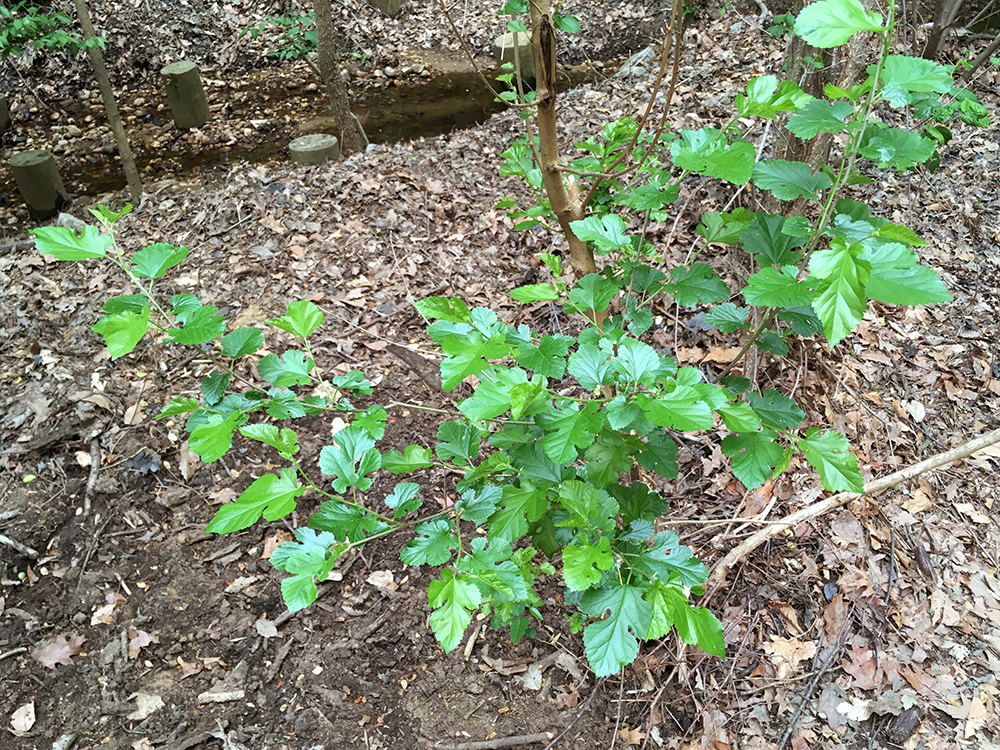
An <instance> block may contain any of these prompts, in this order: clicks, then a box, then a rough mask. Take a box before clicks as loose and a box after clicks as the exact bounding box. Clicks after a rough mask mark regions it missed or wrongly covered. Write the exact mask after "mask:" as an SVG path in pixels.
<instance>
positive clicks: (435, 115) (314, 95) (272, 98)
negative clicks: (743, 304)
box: [0, 66, 595, 207]
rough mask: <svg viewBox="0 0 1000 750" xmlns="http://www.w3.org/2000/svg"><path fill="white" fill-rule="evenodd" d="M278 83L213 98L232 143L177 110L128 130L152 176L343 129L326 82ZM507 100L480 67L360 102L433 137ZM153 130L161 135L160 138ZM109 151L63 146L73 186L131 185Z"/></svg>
mask: <svg viewBox="0 0 1000 750" xmlns="http://www.w3.org/2000/svg"><path fill="white" fill-rule="evenodd" d="M496 75H497V72H496V71H493V72H492V73H487V75H486V78H487V80H488V81H489V82H490V86H492V87H493V89H494V90H497V91H500V90H503V88H504V84H501V83H498V82H497V80H496ZM594 77H595V74H594V72H593V71H592V70H591V69H590V68H585V67H583V66H579V67H573V68H569V69H567V70H566V71H565V75H563V77H562V81H561V88H562V89H564V90H565V89H569V88H573V87H575V86H579V85H580V84H581V83H583V82H585V81H588V80H593V78H594ZM268 82H269V83H270V84H271V85H269V86H267V87H263V86H261V85H259V84H256V83H251V84H247V85H243V86H241V87H239V88H236V89H232V90H226V91H219V92H215V93H214V95H213V96H212V97H211V98H210V101H211V100H214V101H216V102H220V101H221V102H222V106H221V107H218V108H216V111H215V112H213V115H212V119H213V120H214V121H216V122H210V123H209V125H208V126H206V129H205V130H206V132H209V133H211V132H215V128H216V125H217V124H218V120H219V119H224V121H225V123H226V127H225V128H224V129H225V130H228V131H230V132H231V133H239V134H241V135H239V136H238V137H237V136H233V137H230V138H229V139H228V140H229V141H231V142H230V143H228V144H227V143H225V140H221V141H220V139H218V138H216V139H214V142H213V141H212V140H207V139H206V142H205V143H204V144H201V145H194V144H192V143H191V142H190V141H189V140H187V139H185V138H184V137H178V136H179V135H180V134H179V133H177V131H175V130H173V128H172V126H170V125H169V124H168V123H166V122H164V120H163V119H162V118H164V117H169V113H168V112H166V111H164V112H159V113H157V114H151V113H147V114H143V115H142V116H140V117H133V118H131V121H130V122H127V124H126V130H127V131H128V132H129V138H130V140H132V148H133V151H134V156H135V161H136V165H137V167H138V169H139V171H140V175H141V176H142V179H143V181H155V180H158V179H162V178H164V177H173V176H193V175H197V174H199V173H203V172H206V171H213V170H215V169H217V168H219V167H225V166H227V165H230V164H233V163H237V162H250V163H255V164H259V163H268V162H277V161H285V160H287V159H288V142H289V140H290V139H291V138H294V137H297V136H299V135H305V134H307V133H321V132H326V133H331V134H336V132H337V131H336V126H335V124H334V123H333V120H332V118H331V117H329V116H327V115H328V112H329V109H328V106H327V103H326V102H327V99H326V97H325V94H324V92H323V90H322V88H321V87H320V88H316V87H315V86H312V87H305V86H301V85H299V84H298V83H295V84H291V85H290V84H289V82H287V81H285V82H282V81H280V80H279V79H273V78H272V79H269V81H268ZM504 106H505V105H504V104H503V103H500V102H497V101H496V100H495V96H494V94H493V93H492V91H490V89H489V88H488V87H487V86H486V85H485V84H484V82H483V80H482V78H480V76H479V74H477V73H475V72H474V71H460V72H448V73H440V74H438V75H435V76H431V77H430V78H422V79H416V80H414V81H400V82H398V83H395V82H393V84H391V85H386V86H369V87H366V88H364V89H362V90H361V92H360V94H358V95H356V96H355V97H354V99H353V100H352V110H353V111H354V113H355V115H357V117H358V119H359V120H360V121H361V123H362V125H363V126H364V128H365V132H366V134H367V136H368V139H369V140H370V141H371V142H372V143H398V142H401V141H409V140H416V139H419V138H430V137H434V136H438V135H443V134H447V133H450V132H451V131H453V130H456V129H461V128H468V127H472V126H474V125H477V124H479V123H482V122H485V121H486V120H487V119H489V117H490V116H492V115H493V114H495V113H497V112H500V111H502V109H503V108H504ZM78 107H79V105H76V106H75V107H74V109H76V108H78ZM126 111H127V110H126ZM70 114H78V115H82V114H83V111H82V110H81V111H80V112H74V111H73V110H70ZM80 119H81V120H82V116H81V117H80ZM15 127H16V125H15ZM144 131H145V132H144ZM151 131H155V132H156V133H158V134H161V135H157V136H156V137H151V136H150V135H149V133H150V132H151ZM290 131H292V132H291V134H290ZM136 136H138V137H136ZM36 147H37V146H36ZM109 151H111V149H110V147H107V146H106V147H105V149H104V151H102V152H97V153H82V154H81V153H79V151H77V150H73V149H71V152H70V154H71V155H65V154H58V153H57V155H56V160H57V162H58V163H60V172H61V175H62V178H63V182H64V184H65V186H66V188H67V190H68V191H69V192H70V193H71V194H73V195H87V196H96V195H101V194H104V193H107V192H113V191H116V190H119V189H122V188H124V187H125V178H124V175H123V174H122V170H121V167H120V163H119V160H118V157H117V154H115V153H113V152H112V153H108V152H109ZM4 171H5V172H7V171H6V170H4ZM18 203H20V196H19V194H18V193H17V188H16V186H15V185H14V183H13V179H12V176H11V175H10V173H9V172H7V173H6V174H2V176H0V207H4V206H11V205H14V204H18Z"/></svg>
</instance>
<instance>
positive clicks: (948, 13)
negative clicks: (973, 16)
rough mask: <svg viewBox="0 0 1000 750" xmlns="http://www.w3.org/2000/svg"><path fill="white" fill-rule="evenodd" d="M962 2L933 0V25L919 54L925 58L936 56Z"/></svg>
mask: <svg viewBox="0 0 1000 750" xmlns="http://www.w3.org/2000/svg"><path fill="white" fill-rule="evenodd" d="M963 2H964V0H936V1H935V3H934V25H933V26H931V30H930V33H928V35H927V43H926V44H925V45H924V51H923V52H921V53H920V56H921V57H923V58H924V59H925V60H933V59H934V58H935V57H937V53H938V48H939V47H940V46H941V40H942V39H944V35H945V33H946V32H947V31H948V29H950V28H951V25H952V24H953V23H955V19H956V18H957V17H958V11H959V10H961V8H962V3H963Z"/></svg>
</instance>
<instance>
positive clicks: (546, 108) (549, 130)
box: [531, 0, 597, 277]
mask: <svg viewBox="0 0 1000 750" xmlns="http://www.w3.org/2000/svg"><path fill="white" fill-rule="evenodd" d="M531 27H532V40H531V41H532V44H533V45H534V48H535V104H536V106H537V120H536V122H537V125H538V156H539V159H540V161H541V164H539V167H540V168H541V170H542V183H543V185H544V186H545V194H546V195H547V196H548V199H549V202H550V203H551V204H552V210H553V211H554V212H555V214H556V218H558V220H559V226H560V227H561V228H562V230H563V233H564V234H565V235H566V240H567V241H568V242H569V257H570V264H571V265H572V266H573V270H574V271H575V272H576V274H577V276H581V277H582V276H586V275H587V274H588V273H595V272H596V271H597V263H596V262H595V261H594V253H593V252H592V251H591V249H590V248H589V247H588V246H587V243H586V242H584V241H583V240H581V239H580V238H579V237H577V236H576V233H575V232H574V231H573V229H572V228H571V227H570V222H571V221H578V220H579V219H582V218H584V208H585V206H584V205H583V197H582V196H581V195H580V191H579V189H578V187H577V185H576V182H575V181H570V182H569V186H568V187H567V185H566V182H565V181H564V180H563V173H562V172H560V171H559V169H558V167H559V164H560V162H559V137H558V130H557V128H556V38H555V29H554V28H553V26H552V16H551V13H550V8H549V2H548V0H540V1H539V2H533V3H532V4H531Z"/></svg>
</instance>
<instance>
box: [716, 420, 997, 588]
mask: <svg viewBox="0 0 1000 750" xmlns="http://www.w3.org/2000/svg"><path fill="white" fill-rule="evenodd" d="M996 443H1000V430H993V431H992V432H988V433H986V434H985V435H982V436H980V437H978V438H976V439H974V440H970V441H969V442H967V443H965V444H964V445H960V446H959V447H957V448H953V449H951V450H950V451H945V452H944V453H939V454H937V455H936V456H931V457H930V458H928V459H925V460H923V461H919V462H918V463H915V464H913V465H912V466H907V467H906V468H905V469H901V470H900V471H897V472H895V473H893V474H889V475H888V476H886V477H883V478H882V479H875V480H873V481H871V482H866V483H865V486H864V488H863V489H862V492H861V493H856V492H840V493H838V494H836V495H831V496H830V497H828V498H825V499H823V500H820V501H819V502H816V503H813V504H812V505H808V506H806V507H805V508H802V509H801V510H798V511H796V512H794V513H791V514H789V515H787V516H785V518H784V519H782V520H781V522H780V523H777V524H774V525H771V526H768V527H766V528H764V529H761V530H760V531H758V532H757V533H756V534H754V535H753V536H752V537H750V538H749V539H747V540H746V541H745V542H743V543H742V544H741V545H739V546H738V547H736V548H735V549H733V550H731V551H730V552H729V554H727V555H726V556H725V557H723V558H722V559H721V560H719V562H717V563H716V564H715V566H714V567H713V568H712V573H711V575H710V576H709V577H708V583H709V584H720V583H723V582H724V581H725V580H726V576H727V575H729V571H730V570H732V568H733V566H734V565H735V564H736V563H737V562H739V560H740V559H742V558H743V557H745V556H746V555H748V554H750V553H751V552H753V551H754V550H755V549H757V548H758V547H759V546H760V545H762V544H763V543H764V542H766V541H767V540H769V539H770V538H771V537H774V536H776V535H778V534H779V533H781V532H782V531H784V530H785V529H790V528H792V527H794V526H797V525H798V524H800V523H803V522H804V521H812V520H813V519H816V518H819V517H820V516H822V515H824V514H826V513H829V512H830V511H831V510H834V509H835V508H839V507H840V506H842V505H845V504H847V503H849V502H851V501H852V500H856V499H858V498H860V497H862V496H864V495H876V494H878V493H879V492H882V491H883V490H887V489H889V488H890V487H894V486H895V485H897V484H900V483H901V482H907V481H909V480H911V479H913V478H914V477H918V476H920V475H921V474H924V473H926V472H928V471H932V470H934V469H937V468H940V467H941V466H946V465H947V464H950V463H952V462H953V461H958V460H961V459H963V458H967V457H968V456H971V455H972V454H973V453H976V452H977V451H981V450H982V449H983V448H988V447H989V446H991V445H995V444H996Z"/></svg>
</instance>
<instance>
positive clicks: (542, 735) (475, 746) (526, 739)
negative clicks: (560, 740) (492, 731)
mask: <svg viewBox="0 0 1000 750" xmlns="http://www.w3.org/2000/svg"><path fill="white" fill-rule="evenodd" d="M550 739H552V732H538V733H536V734H522V735H519V736H517V737H497V738H496V739H494V740H484V741H483V742H460V743H459V744H457V745H439V744H437V743H435V742H431V741H430V740H428V739H426V738H424V737H421V738H420V741H421V742H424V743H426V745H425V747H427V748H428V749H429V750H431V749H432V750H494V749H495V748H499V747H517V746H519V745H531V744H533V743H535V742H545V740H550Z"/></svg>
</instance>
